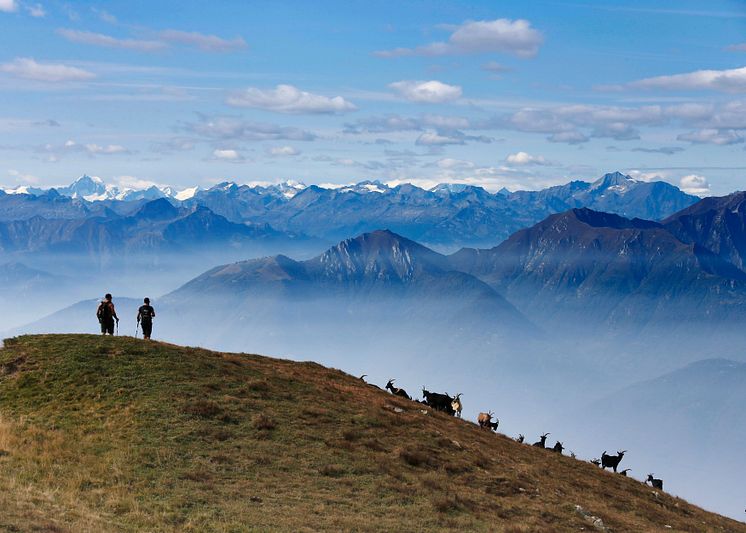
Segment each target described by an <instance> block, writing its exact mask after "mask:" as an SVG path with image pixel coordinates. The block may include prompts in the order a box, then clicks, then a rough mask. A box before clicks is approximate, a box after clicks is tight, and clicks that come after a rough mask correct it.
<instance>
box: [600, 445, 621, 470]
mask: <svg viewBox="0 0 746 533" xmlns="http://www.w3.org/2000/svg"><path fill="white" fill-rule="evenodd" d="M625 453H627V450H622V451H621V452H620V451H617V452H616V455H609V454H607V453H606V450H604V453H602V454H601V468H603V469H604V470H605V469H607V468H613V469H614V472H616V467H617V466H619V463H621V462H622V457H624V454H625Z"/></svg>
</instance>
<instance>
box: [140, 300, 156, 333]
mask: <svg viewBox="0 0 746 533" xmlns="http://www.w3.org/2000/svg"><path fill="white" fill-rule="evenodd" d="M154 318H155V309H153V306H152V305H150V298H145V299H144V300H143V305H141V306H140V309H138V310H137V323H138V324H140V326H142V338H143V339H145V340H150V334H151V333H152V332H153V319H154Z"/></svg>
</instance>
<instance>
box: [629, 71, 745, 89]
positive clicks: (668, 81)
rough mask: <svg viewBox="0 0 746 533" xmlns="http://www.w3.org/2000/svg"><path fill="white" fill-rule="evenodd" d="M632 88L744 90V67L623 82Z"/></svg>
mask: <svg viewBox="0 0 746 533" xmlns="http://www.w3.org/2000/svg"><path fill="white" fill-rule="evenodd" d="M623 87H627V88H633V89H664V90H672V91H686V90H714V91H723V92H730V93H743V92H746V67H741V68H733V69H727V70H697V71H694V72H688V73H685V74H674V75H672V76H656V77H654V78H645V79H642V80H638V81H633V82H631V83H627V84H625V85H624V86H623Z"/></svg>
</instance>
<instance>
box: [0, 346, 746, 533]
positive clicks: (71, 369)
mask: <svg viewBox="0 0 746 533" xmlns="http://www.w3.org/2000/svg"><path fill="white" fill-rule="evenodd" d="M505 408H506V409H508V408H509V407H508V406H506V407H505ZM423 411H425V412H423ZM498 414H499V413H498ZM0 509H2V511H1V512H0V531H19V532H20V531H24V532H25V531H56V532H63V531H64V532H67V531H70V532H76V533H77V532H86V531H90V532H94V531H95V532H99V531H199V532H203V531H256V530H260V531H319V530H329V531H397V530H400V531H438V530H453V531H505V532H510V533H519V532H537V533H538V532H547V533H548V532H563V531H578V530H581V529H583V528H584V529H585V530H589V531H593V530H598V531H614V532H621V531H687V532H705V531H708V532H716V531H723V532H726V531H727V532H746V524H742V523H739V522H735V521H733V520H730V519H727V518H724V517H722V516H719V515H716V514H713V513H708V512H706V511H703V510H702V509H699V508H697V507H695V506H693V505H690V504H688V503H687V502H685V501H683V500H681V499H678V498H675V497H672V496H669V495H667V494H666V493H662V492H661V491H656V490H654V489H652V488H651V487H649V486H646V485H643V484H642V483H640V482H639V481H636V480H634V479H631V478H625V477H622V476H620V475H616V474H612V473H608V472H602V471H601V470H600V469H599V468H597V467H595V466H593V465H591V464H589V463H588V462H585V461H580V460H574V459H572V458H570V457H566V456H559V455H558V454H555V453H552V452H550V451H545V450H540V449H536V448H533V447H531V446H527V445H524V444H518V443H516V442H514V441H513V440H511V439H509V438H507V437H504V436H501V435H495V434H494V433H491V432H487V431H483V430H480V429H479V428H478V427H477V426H476V425H474V424H471V423H468V422H465V421H462V420H458V419H455V418H452V417H448V416H446V415H443V414H440V413H433V412H432V411H431V410H430V409H427V408H426V407H425V406H423V405H421V404H418V403H414V402H410V401H407V400H403V399H400V398H395V397H393V396H392V395H390V394H388V393H386V392H384V391H381V390H379V389H377V388H375V387H374V386H371V385H366V384H364V383H363V382H362V381H360V380H358V379H356V378H355V377H352V376H349V375H347V374H344V373H342V372H340V371H337V370H331V369H327V368H324V367H322V366H320V365H318V364H315V363H297V362H291V361H284V360H278V359H271V358H267V357H261V356H256V355H245V354H226V353H217V352H211V351H208V350H202V349H195V348H184V347H180V346H173V345H168V344H163V343H158V342H151V343H148V342H144V341H140V340H136V339H133V338H128V337H108V338H102V337H99V336H93V335H37V336H24V337H18V338H14V339H9V340H7V341H6V342H5V347H4V348H3V349H2V350H0Z"/></svg>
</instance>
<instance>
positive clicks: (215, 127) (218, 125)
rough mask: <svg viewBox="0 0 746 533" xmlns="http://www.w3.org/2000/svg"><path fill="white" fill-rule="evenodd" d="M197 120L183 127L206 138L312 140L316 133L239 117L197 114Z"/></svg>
mask: <svg viewBox="0 0 746 533" xmlns="http://www.w3.org/2000/svg"><path fill="white" fill-rule="evenodd" d="M198 116H199V121H198V122H187V123H185V124H184V125H183V129H185V130H187V131H189V132H191V133H194V134H197V135H199V136H201V137H206V138H208V139H212V140H215V139H218V140H242V141H277V140H288V141H313V140H314V139H316V135H315V134H314V133H311V132H309V131H306V130H302V129H300V128H295V127H285V126H278V125H277V124H267V123H262V122H251V121H247V120H244V119H242V118H239V117H231V116H222V115H221V116H214V117H209V116H206V115H198Z"/></svg>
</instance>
